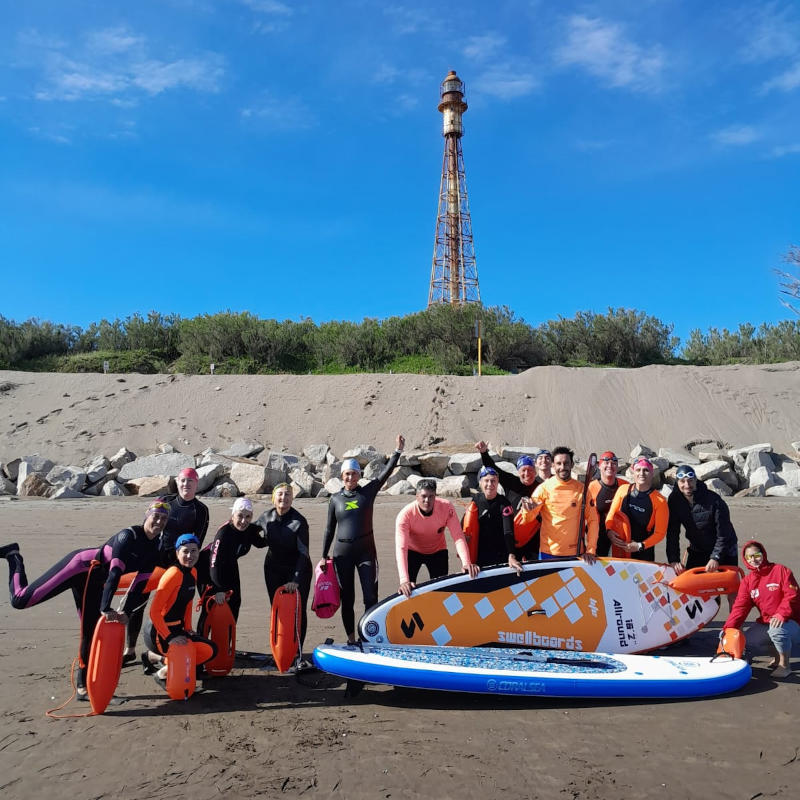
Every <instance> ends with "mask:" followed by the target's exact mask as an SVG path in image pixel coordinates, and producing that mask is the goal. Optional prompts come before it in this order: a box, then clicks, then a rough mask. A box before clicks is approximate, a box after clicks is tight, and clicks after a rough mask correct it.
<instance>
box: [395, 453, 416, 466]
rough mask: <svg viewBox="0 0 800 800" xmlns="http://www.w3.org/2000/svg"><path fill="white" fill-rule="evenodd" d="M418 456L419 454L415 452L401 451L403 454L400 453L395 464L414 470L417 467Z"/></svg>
mask: <svg viewBox="0 0 800 800" xmlns="http://www.w3.org/2000/svg"><path fill="white" fill-rule="evenodd" d="M419 456H420V454H419V452H417V451H415V450H412V451H410V452H406V451H405V450H403V452H402V453H400V460H399V461H398V462H397V464H398V466H400V467H411V468H412V469H416V468H417V467H419Z"/></svg>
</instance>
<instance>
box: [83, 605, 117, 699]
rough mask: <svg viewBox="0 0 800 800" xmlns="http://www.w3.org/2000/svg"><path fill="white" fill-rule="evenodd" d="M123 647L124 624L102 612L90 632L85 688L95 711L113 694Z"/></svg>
mask: <svg viewBox="0 0 800 800" xmlns="http://www.w3.org/2000/svg"><path fill="white" fill-rule="evenodd" d="M124 649H125V625H123V624H122V623H121V622H108V621H107V620H106V618H105V617H104V616H102V615H101V617H100V619H98V620H97V625H96V626H95V629H94V634H93V635H92V646H91V649H90V650H89V663H88V665H87V668H86V692H87V694H88V695H89V702H90V703H91V706H92V711H93V712H94V713H95V714H102V713H103V712H104V711H105V710H106V708H107V707H108V704H109V703H110V702H111V698H112V697H113V696H114V692H115V691H116V689H117V684H118V683H119V673H120V671H121V670H122V653H123V651H124Z"/></svg>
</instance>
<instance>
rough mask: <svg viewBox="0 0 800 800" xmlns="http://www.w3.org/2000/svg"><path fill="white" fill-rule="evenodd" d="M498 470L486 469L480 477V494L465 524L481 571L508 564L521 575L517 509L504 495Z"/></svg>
mask: <svg viewBox="0 0 800 800" xmlns="http://www.w3.org/2000/svg"><path fill="white" fill-rule="evenodd" d="M499 485H500V482H499V479H498V477H497V470H496V469H495V468H494V467H482V468H481V471H480V472H479V473H478V486H479V487H480V492H479V493H478V494H477V495H476V496H475V499H474V500H473V501H472V502H471V503H470V505H469V507H468V508H467V513H466V514H465V515H464V519H463V520H462V523H461V524H462V526H463V528H464V533H465V534H466V537H467V540H468V545H469V551H470V556H471V558H472V560H473V561H474V562H475V563H476V564H478V566H479V567H489V566H492V565H494V564H502V563H505V562H506V561H507V562H508V565H509V566H510V567H513V568H514V569H516V570H517V571H520V570H521V569H522V568H521V567H520V564H519V561H518V560H517V557H516V554H515V546H514V506H512V505H511V503H510V502H509V501H508V499H507V498H506V497H504V496H503V495H502V494H498V492H497V488H498V486H499Z"/></svg>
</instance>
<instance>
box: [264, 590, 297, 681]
mask: <svg viewBox="0 0 800 800" xmlns="http://www.w3.org/2000/svg"><path fill="white" fill-rule="evenodd" d="M302 613H303V609H302V607H301V605H300V592H287V591H286V590H285V589H284V588H283V586H281V587H280V588H279V589H278V591H277V592H275V597H274V598H273V600H272V623H271V625H270V630H269V643H270V647H271V648H272V657H273V658H274V659H275V666H276V667H277V668H278V671H279V672H286V670H288V669H289V667H291V666H292V664H293V663H294V660H295V658H296V657H297V651H298V650H299V648H300V622H301V619H300V615H301V614H302Z"/></svg>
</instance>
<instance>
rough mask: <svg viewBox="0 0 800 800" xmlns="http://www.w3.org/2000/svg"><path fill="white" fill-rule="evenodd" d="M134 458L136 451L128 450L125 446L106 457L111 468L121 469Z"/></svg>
mask: <svg viewBox="0 0 800 800" xmlns="http://www.w3.org/2000/svg"><path fill="white" fill-rule="evenodd" d="M135 460H136V453H134V452H133V451H132V450H128V448H127V447H120V449H119V450H117V452H116V453H114V455H113V456H111V458H109V459H108V461H109V463H110V464H111V467H112V469H122V467H124V466H125V464H129V463H130V462H131V461H135Z"/></svg>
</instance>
